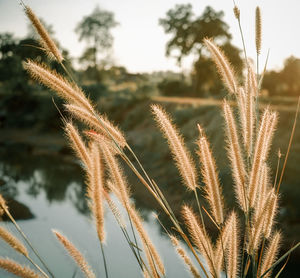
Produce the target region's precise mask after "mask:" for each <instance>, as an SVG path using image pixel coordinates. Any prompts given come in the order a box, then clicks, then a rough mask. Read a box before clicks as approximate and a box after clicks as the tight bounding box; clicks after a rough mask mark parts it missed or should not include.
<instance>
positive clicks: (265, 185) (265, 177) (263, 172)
mask: <svg viewBox="0 0 300 278" xmlns="http://www.w3.org/2000/svg"><path fill="white" fill-rule="evenodd" d="M269 183H270V181H269V168H268V165H267V163H265V162H264V164H263V166H262V167H261V169H260V174H259V185H258V192H257V200H256V205H255V210H254V221H257V218H258V217H259V215H260V214H261V212H262V208H263V206H264V201H265V200H266V199H267V195H268V192H269V187H270V184H269Z"/></svg>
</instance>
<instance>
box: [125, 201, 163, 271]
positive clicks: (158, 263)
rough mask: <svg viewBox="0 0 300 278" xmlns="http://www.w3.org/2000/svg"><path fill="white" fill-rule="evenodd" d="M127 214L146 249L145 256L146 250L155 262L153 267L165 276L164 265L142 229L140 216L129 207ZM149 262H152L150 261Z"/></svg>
mask: <svg viewBox="0 0 300 278" xmlns="http://www.w3.org/2000/svg"><path fill="white" fill-rule="evenodd" d="M128 213H129V215H130V218H131V220H132V222H133V224H134V226H135V228H136V230H137V232H138V233H139V235H140V238H141V240H142V242H143V244H144V246H145V247H146V249H145V251H146V254H147V250H148V251H149V252H150V255H151V258H153V261H154V262H155V265H156V266H157V268H158V269H159V271H160V273H161V274H162V275H165V267H164V264H163V262H162V260H161V258H160V256H159V254H158V252H157V250H156V248H155V246H154V245H153V243H152V241H151V239H150V237H149V236H148V233H147V232H146V230H145V229H144V226H143V221H142V219H141V216H140V215H139V213H138V212H137V211H136V209H135V208H134V207H133V206H129V208H128ZM150 261H152V259H151V260H150ZM148 262H149V259H148ZM149 264H150V267H151V262H149Z"/></svg>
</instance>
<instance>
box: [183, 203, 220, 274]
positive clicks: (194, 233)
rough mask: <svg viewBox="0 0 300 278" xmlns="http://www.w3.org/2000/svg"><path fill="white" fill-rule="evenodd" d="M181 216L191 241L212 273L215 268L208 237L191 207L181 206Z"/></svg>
mask: <svg viewBox="0 0 300 278" xmlns="http://www.w3.org/2000/svg"><path fill="white" fill-rule="evenodd" d="M182 216H183V219H184V223H185V225H186V227H187V229H188V232H189V235H190V238H191V239H192V242H193V243H194V245H195V246H196V247H197V248H198V250H199V251H200V254H201V255H203V257H204V258H205V260H206V262H207V264H208V267H209V271H210V272H211V273H212V274H213V273H215V272H216V268H215V262H214V252H213V247H212V242H211V239H210V238H209V236H208V234H207V233H206V231H205V230H204V229H203V227H202V226H201V225H200V223H199V221H198V219H197V217H196V216H195V214H194V212H193V211H192V209H191V208H189V207H188V206H186V205H184V206H183V208H182Z"/></svg>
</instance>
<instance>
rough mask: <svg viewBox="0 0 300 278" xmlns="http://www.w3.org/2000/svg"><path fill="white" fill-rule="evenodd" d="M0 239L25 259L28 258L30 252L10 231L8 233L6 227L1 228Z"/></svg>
mask: <svg viewBox="0 0 300 278" xmlns="http://www.w3.org/2000/svg"><path fill="white" fill-rule="evenodd" d="M0 238H2V239H3V240H4V241H5V242H6V243H7V244H9V245H10V246H11V247H12V248H13V249H15V250H16V251H17V252H19V253H21V254H22V255H24V256H25V257H28V251H27V249H26V247H25V246H24V244H23V243H22V242H21V241H20V240H19V239H17V238H16V237H15V236H13V235H12V234H11V233H10V232H9V231H7V230H6V229H5V228H4V227H1V226H0Z"/></svg>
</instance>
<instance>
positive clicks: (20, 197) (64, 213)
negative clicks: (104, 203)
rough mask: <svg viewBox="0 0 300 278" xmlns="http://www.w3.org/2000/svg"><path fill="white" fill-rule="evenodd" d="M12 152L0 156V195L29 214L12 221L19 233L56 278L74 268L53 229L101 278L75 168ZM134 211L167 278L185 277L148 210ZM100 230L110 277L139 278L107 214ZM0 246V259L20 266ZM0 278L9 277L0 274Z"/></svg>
mask: <svg viewBox="0 0 300 278" xmlns="http://www.w3.org/2000/svg"><path fill="white" fill-rule="evenodd" d="M15 150H16V149H14V150H13V151H11V152H9V153H10V155H6V154H5V152H4V151H3V150H2V151H1V157H2V161H1V163H0V174H1V183H2V185H1V192H2V193H3V194H4V195H5V196H6V197H7V198H12V199H14V200H17V201H18V202H19V203H20V204H22V205H23V208H25V207H26V208H28V210H29V211H30V212H31V215H32V216H31V217H29V218H28V220H26V221H25V220H19V221H18V223H19V224H20V226H21V227H22V229H23V230H24V232H25V233H26V234H27V235H29V238H30V239H31V241H32V242H33V244H34V246H35V247H36V248H37V249H38V251H39V253H40V254H41V256H42V257H43V258H45V261H46V262H47V264H48V265H49V267H50V268H51V269H52V270H53V272H54V274H56V275H57V277H72V274H73V273H74V271H75V270H76V266H75V265H74V264H73V262H72V260H71V259H69V258H68V257H67V256H65V255H66V254H65V252H64V250H63V249H62V248H61V246H60V245H59V243H58V242H57V241H56V240H55V238H54V236H53V235H52V233H51V229H53V228H55V229H57V230H59V231H61V232H62V233H63V234H64V235H66V236H67V237H68V238H69V239H70V240H71V241H72V242H73V243H74V244H75V245H76V246H77V247H78V248H79V249H80V250H81V251H82V253H83V254H84V255H85V256H86V258H87V260H88V261H89V263H90V264H91V265H92V267H93V269H94V270H95V272H96V274H97V277H103V275H104V269H103V266H102V261H101V253H100V248H99V243H98V239H97V235H96V231H95V229H94V227H93V224H92V223H91V220H90V218H89V216H88V209H87V204H86V201H85V190H84V183H83V177H82V176H83V175H82V170H81V169H80V166H79V165H78V164H77V163H76V161H74V160H73V159H70V157H69V156H68V155H66V156H64V157H62V156H45V155H43V156H31V155H28V153H27V154H26V152H20V153H18V156H16V155H14V154H13V153H14V151H15ZM16 158H17V159H16ZM67 161H68V162H67ZM140 209H141V213H142V214H143V215H145V216H146V218H147V222H146V224H145V228H146V230H147V231H148V232H149V234H150V237H151V238H152V240H153V242H154V244H155V245H156V246H157V248H158V251H159V253H160V254H161V256H162V258H163V260H164V262H165V265H166V269H167V273H168V277H188V274H187V272H186V270H185V268H184V266H183V264H182V263H181V261H180V260H179V258H178V257H177V255H176V254H175V252H174V251H173V248H172V246H171V243H170V241H169V239H168V238H167V237H165V236H164V235H163V234H162V232H161V228H160V226H159V225H158V224H157V222H156V220H155V219H154V218H153V217H152V215H151V213H150V210H149V209H146V210H143V209H142V208H140ZM12 213H13V214H14V215H16V216H17V215H18V209H17V210H14V209H13V208H12ZM33 216H34V217H33ZM17 218H19V217H17ZM2 225H4V226H5V227H7V228H8V229H9V230H11V231H12V232H15V230H14V227H13V226H12V225H11V223H9V222H5V223H3V224H2ZM105 229H106V234H107V241H106V245H105V250H106V256H107V260H108V267H109V274H110V277H116V278H117V277H142V275H141V272H140V269H139V268H138V264H137V263H136V261H135V258H134V257H133V254H132V253H131V251H130V249H129V247H128V245H127V243H126V241H125V240H124V238H123V234H122V232H121V230H120V228H119V226H118V225H117V223H116V221H115V219H114V217H113V216H112V214H111V212H110V211H109V209H106V214H105ZM0 244H1V248H0V255H1V256H5V257H6V256H9V257H10V258H13V259H15V260H17V261H18V262H21V263H26V261H25V260H24V259H23V258H22V257H21V256H20V255H18V254H16V253H15V252H13V251H12V250H11V249H10V247H8V246H7V245H6V244H5V243H4V242H1V243H0ZM31 255H32V256H33V257H34V255H33V254H31ZM80 275H81V274H80V273H79V271H78V273H77V274H76V276H75V277H81V276H80ZM0 277H9V276H8V274H7V273H5V272H4V271H0Z"/></svg>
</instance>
